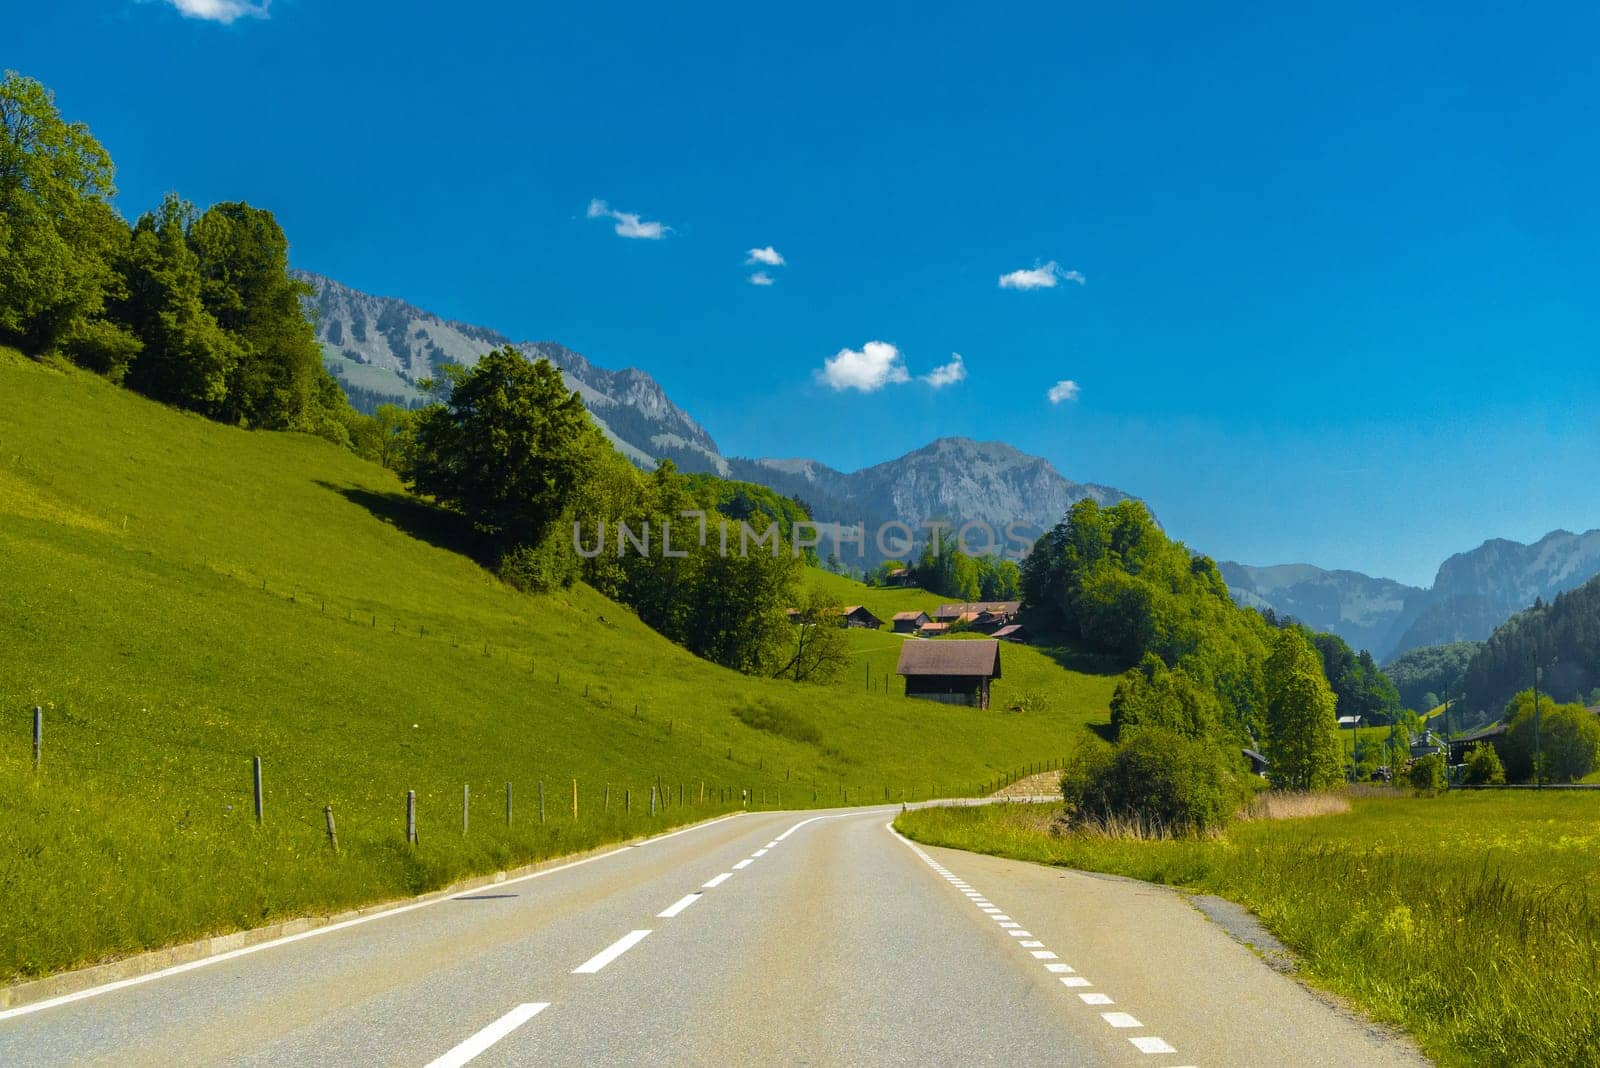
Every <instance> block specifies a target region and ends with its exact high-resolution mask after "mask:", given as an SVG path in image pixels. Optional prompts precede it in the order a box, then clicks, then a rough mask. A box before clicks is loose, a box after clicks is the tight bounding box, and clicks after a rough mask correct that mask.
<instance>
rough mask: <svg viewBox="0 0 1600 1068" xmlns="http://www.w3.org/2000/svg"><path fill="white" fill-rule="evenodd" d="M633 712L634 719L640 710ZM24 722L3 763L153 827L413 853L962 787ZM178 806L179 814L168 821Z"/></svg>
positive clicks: (85, 719) (665, 730)
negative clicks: (450, 760) (326, 781)
mask: <svg viewBox="0 0 1600 1068" xmlns="http://www.w3.org/2000/svg"><path fill="white" fill-rule="evenodd" d="M141 712H143V710H141ZM630 718H635V719H637V720H639V721H640V722H643V716H642V713H640V712H638V711H637V710H635V712H634V713H633V714H632V717H630ZM27 720H28V722H29V723H30V725H31V731H30V736H29V739H28V743H27V744H28V748H27V750H26V751H25V752H26V756H23V754H22V753H19V752H18V751H17V749H16V748H13V747H9V746H8V747H7V749H8V750H9V752H8V753H6V754H4V761H5V763H11V764H13V765H15V764H16V763H19V762H20V760H26V761H28V762H29V768H28V770H30V771H31V773H32V775H33V776H34V778H35V779H36V781H39V782H41V783H49V784H52V785H64V786H66V787H67V788H68V789H69V790H70V789H73V788H79V789H81V788H84V787H89V788H92V787H93V785H94V783H95V782H96V781H105V782H107V783H114V784H116V787H117V789H116V791H115V792H116V793H118V794H120V795H123V796H130V797H138V798H140V799H141V803H145V804H148V805H150V806H151V808H152V821H154V822H159V821H161V820H163V819H170V820H172V821H173V822H174V823H175V825H176V826H177V827H178V828H180V829H181V828H185V827H187V826H189V825H190V823H191V821H194V822H199V821H201V820H204V819H205V818H206V817H207V816H213V817H215V816H226V817H230V818H233V819H234V820H235V821H236V822H239V823H254V824H256V825H265V824H272V823H280V822H287V823H291V824H294V825H298V826H301V827H304V828H305V829H306V830H308V831H310V832H312V833H315V834H319V835H325V836H326V839H327V844H328V845H329V846H330V848H332V849H334V850H335V851H336V850H337V848H338V842H339V838H338V835H337V830H336V824H337V823H338V822H339V821H340V820H344V821H346V822H345V825H346V827H347V828H350V829H352V830H354V831H355V832H356V834H357V835H365V836H367V837H371V835H372V833H373V831H374V829H375V828H379V827H388V828H392V831H379V832H378V833H379V835H380V836H381V837H384V838H389V839H391V840H392V839H393V838H395V837H398V838H399V839H400V840H401V841H403V842H404V843H405V844H407V845H409V846H412V847H416V846H418V845H420V842H421V840H422V838H423V837H424V835H423V834H422V833H421V832H419V831H418V830H417V827H418V824H419V822H420V823H421V824H422V825H423V826H425V827H426V828H427V832H428V835H437V834H439V833H451V834H456V833H458V834H459V836H460V837H468V836H474V835H479V836H485V835H487V836H496V835H503V834H504V833H505V832H507V831H510V830H511V829H513V828H516V829H518V830H519V831H521V832H523V833H524V834H525V833H526V832H528V831H530V830H536V829H537V828H550V829H555V828H557V827H570V826H574V825H582V824H585V823H593V822H595V821H597V820H600V821H605V822H607V823H608V824H609V825H618V826H620V827H621V828H623V829H627V828H635V827H636V828H637V829H638V830H640V831H641V832H642V831H644V830H647V829H648V828H649V826H650V824H651V822H653V821H655V822H659V821H662V820H663V819H666V820H668V821H670V822H680V821H681V820H682V818H684V817H686V816H690V815H698V814H704V815H707V816H709V815H714V814H717V813H720V812H726V811H730V810H774V809H780V808H785V807H788V808H813V807H819V806H833V805H839V806H849V805H868V804H881V803H895V802H902V803H910V802H922V801H929V800H934V799H937V798H948V797H953V796H960V795H962V794H964V793H966V790H965V789H962V788H960V787H956V786H953V785H951V784H940V783H937V782H928V783H925V784H924V783H918V784H892V783H874V784H868V783H861V782H854V783H852V782H847V781H843V780H830V781H827V782H824V781H822V780H821V779H819V778H818V777H815V776H803V775H802V776H797V775H795V773H794V771H793V769H790V768H786V769H784V771H783V773H782V779H781V780H779V781H777V782H773V781H771V780H772V779H773V778H776V774H777V773H776V769H774V770H773V771H771V772H769V771H768V769H767V768H766V760H765V757H757V758H756V759H755V760H753V761H746V762H741V761H740V760H739V759H738V758H737V757H736V754H735V752H734V750H733V747H731V746H729V747H726V751H725V754H724V755H722V756H720V757H712V759H715V760H718V761H726V762H727V763H728V764H730V766H731V767H732V768H736V769H738V770H739V771H744V772H750V773H752V774H750V775H748V776H738V777H734V776H729V777H724V778H722V779H721V780H720V781H719V780H716V779H713V778H712V777H709V776H707V777H696V778H694V779H692V780H690V779H688V778H686V777H683V776H669V775H667V774H665V773H656V774H651V775H638V776H634V777H632V778H631V781H625V780H610V781H606V780H600V781H595V780H594V779H592V778H587V777H583V776H571V775H564V776H555V775H550V774H548V773H547V772H546V773H542V774H541V773H535V774H533V775H520V776H512V777H509V778H503V779H499V780H496V781H485V776H484V775H482V774H475V775H473V776H471V777H467V778H466V779H465V781H460V782H458V783H457V784H455V785H451V784H450V783H449V782H448V781H447V779H448V773H447V772H440V771H438V770H432V771H429V772H427V773H426V774H418V775H416V776H413V777H411V781H409V782H402V781H400V779H401V776H398V775H396V774H395V772H394V769H393V768H392V767H389V768H377V769H374V771H373V772H372V774H371V775H370V776H366V777H360V776H358V777H355V778H353V779H348V780H346V781H345V782H343V783H340V784H338V785H337V786H335V787H333V788H323V787H320V786H319V785H317V784H316V783H315V782H314V781H313V780H312V776H314V775H316V774H319V773H321V774H325V773H326V768H321V769H317V770H316V771H313V772H310V773H305V772H301V771H299V770H297V768H296V766H295V763H294V761H293V760H292V758H287V757H283V758H279V757H276V756H274V755H271V754H270V753H268V754H263V753H262V752H251V751H249V750H247V749H245V748H242V747H241V746H240V745H239V744H237V743H224V744H214V743H211V742H208V741H207V740H205V739H203V738H197V737H184V736H182V735H180V734H177V733H176V731H175V730H174V729H173V728H171V727H167V728H166V729H160V728H158V727H157V725H155V724H138V723H129V722H123V721H118V720H116V719H114V718H112V717H109V716H106V715H96V716H92V717H91V716H86V715H84V714H82V713H81V712H77V711H73V710H71V709H61V710H59V711H57V710H55V709H51V710H50V711H49V712H47V711H46V709H45V707H44V706H35V707H34V708H32V709H31V710H30V712H29V715H28V716H27ZM178 729H181V727H180V728H178ZM660 729H661V732H662V735H663V736H670V735H671V734H672V731H673V729H674V726H673V722H672V721H671V720H667V721H664V723H662V724H661V725H660ZM701 744H702V745H703V742H702V743H701ZM19 758H20V759H19ZM1061 764H1062V761H1061V760H1060V759H1055V758H1053V759H1050V760H1046V761H1041V762H1035V763H1030V764H1025V765H1019V766H1018V767H1016V768H1014V769H1010V770H1008V771H1005V772H1002V773H1000V774H998V775H996V776H995V777H994V778H993V779H991V780H988V781H986V782H984V783H981V784H977V787H976V793H977V794H978V795H979V796H983V795H986V794H990V793H993V792H996V791H998V790H1001V789H1004V788H1005V787H1006V786H1007V785H1010V784H1013V783H1015V782H1017V781H1019V780H1021V779H1025V778H1027V777H1029V776H1031V775H1036V774H1039V773H1040V772H1044V771H1050V770H1056V769H1058V768H1059V767H1060V766H1061ZM180 807H181V808H182V810H183V811H182V814H181V815H178V814H177V811H176V810H177V809H178V808H180ZM163 813H164V814H163ZM350 817H354V819H353V820H351V819H350Z"/></svg>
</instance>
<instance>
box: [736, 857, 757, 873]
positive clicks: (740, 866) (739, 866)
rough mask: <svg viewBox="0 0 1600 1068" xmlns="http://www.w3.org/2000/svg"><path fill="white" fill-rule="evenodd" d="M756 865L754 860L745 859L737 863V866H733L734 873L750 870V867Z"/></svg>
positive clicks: (750, 858)
mask: <svg viewBox="0 0 1600 1068" xmlns="http://www.w3.org/2000/svg"><path fill="white" fill-rule="evenodd" d="M754 863H755V860H754V858H752V857H745V858H744V859H743V860H741V861H740V862H739V863H737V864H735V865H734V866H733V870H734V871H743V870H744V869H745V868H748V867H749V866H750V865H752V864H754Z"/></svg>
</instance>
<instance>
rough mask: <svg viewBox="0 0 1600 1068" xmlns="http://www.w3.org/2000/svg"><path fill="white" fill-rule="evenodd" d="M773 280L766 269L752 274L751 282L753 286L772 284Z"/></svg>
mask: <svg viewBox="0 0 1600 1068" xmlns="http://www.w3.org/2000/svg"><path fill="white" fill-rule="evenodd" d="M772 282H773V278H772V276H771V275H770V274H768V273H767V272H766V271H757V272H755V273H754V274H752V275H751V276H750V284H751V285H753V286H770V285H771V284H772Z"/></svg>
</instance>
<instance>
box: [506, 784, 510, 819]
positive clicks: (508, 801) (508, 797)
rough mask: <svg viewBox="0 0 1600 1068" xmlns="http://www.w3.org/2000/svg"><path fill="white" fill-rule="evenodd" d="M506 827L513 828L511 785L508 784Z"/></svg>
mask: <svg viewBox="0 0 1600 1068" xmlns="http://www.w3.org/2000/svg"><path fill="white" fill-rule="evenodd" d="M506 826H507V827H509V826H511V784H510V783H506Z"/></svg>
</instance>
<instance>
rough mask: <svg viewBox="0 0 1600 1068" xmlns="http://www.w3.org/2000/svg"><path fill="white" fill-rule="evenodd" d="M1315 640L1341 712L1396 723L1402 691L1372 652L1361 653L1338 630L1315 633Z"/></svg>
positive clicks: (1370, 722)
mask: <svg viewBox="0 0 1600 1068" xmlns="http://www.w3.org/2000/svg"><path fill="white" fill-rule="evenodd" d="M1310 638H1311V644H1312V645H1314V646H1316V649H1317V652H1318V654H1319V655H1320V656H1321V657H1322V673H1323V675H1324V676H1326V677H1327V680H1328V685H1329V686H1331V687H1332V688H1333V695H1334V698H1335V700H1336V701H1337V703H1338V711H1339V715H1341V716H1360V717H1361V718H1362V719H1363V720H1365V721H1366V722H1367V723H1369V724H1372V725H1374V726H1376V725H1381V724H1386V723H1393V722H1394V719H1395V717H1396V716H1397V715H1398V714H1399V712H1400V694H1399V691H1398V690H1396V689H1395V686H1394V683H1392V682H1390V681H1389V679H1388V677H1387V676H1385V675H1384V673H1383V672H1382V671H1381V670H1379V668H1378V665H1377V663H1376V662H1375V661H1374V660H1373V659H1372V654H1371V653H1369V652H1367V651H1366V650H1365V649H1363V650H1361V652H1360V653H1359V654H1357V653H1356V652H1355V651H1354V650H1352V649H1351V648H1350V646H1349V645H1347V644H1345V640H1344V639H1343V638H1341V637H1339V636H1338V635H1337V634H1316V633H1311V634H1310Z"/></svg>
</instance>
